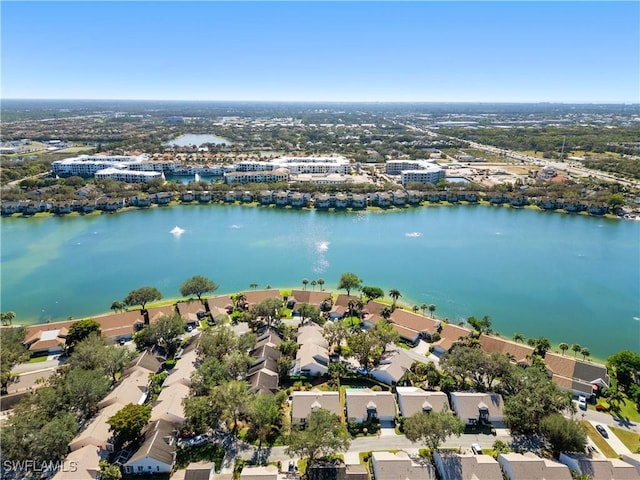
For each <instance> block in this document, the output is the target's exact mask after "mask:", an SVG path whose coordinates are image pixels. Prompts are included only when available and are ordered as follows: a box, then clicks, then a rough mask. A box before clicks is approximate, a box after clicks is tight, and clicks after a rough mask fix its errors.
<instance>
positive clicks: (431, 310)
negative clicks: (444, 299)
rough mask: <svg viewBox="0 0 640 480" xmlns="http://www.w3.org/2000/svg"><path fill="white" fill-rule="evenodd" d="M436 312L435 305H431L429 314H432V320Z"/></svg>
mask: <svg viewBox="0 0 640 480" xmlns="http://www.w3.org/2000/svg"><path fill="white" fill-rule="evenodd" d="M435 311H436V306H435V305H434V304H433V303H430V304H429V312H431V318H433V312H435Z"/></svg>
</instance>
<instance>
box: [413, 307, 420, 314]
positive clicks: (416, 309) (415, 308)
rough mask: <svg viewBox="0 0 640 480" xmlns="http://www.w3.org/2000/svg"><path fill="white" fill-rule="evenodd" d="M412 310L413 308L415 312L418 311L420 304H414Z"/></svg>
mask: <svg viewBox="0 0 640 480" xmlns="http://www.w3.org/2000/svg"><path fill="white" fill-rule="evenodd" d="M412 310H413V313H418V312H419V311H420V307H419V306H418V305H414V306H413V308H412Z"/></svg>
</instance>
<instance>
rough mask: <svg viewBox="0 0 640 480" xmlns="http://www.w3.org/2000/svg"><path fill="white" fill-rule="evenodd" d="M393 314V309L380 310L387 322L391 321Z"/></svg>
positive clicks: (383, 308) (384, 308)
mask: <svg viewBox="0 0 640 480" xmlns="http://www.w3.org/2000/svg"><path fill="white" fill-rule="evenodd" d="M392 313H393V310H392V309H391V307H382V310H380V315H382V318H384V319H385V320H389V319H390V318H391V314H392Z"/></svg>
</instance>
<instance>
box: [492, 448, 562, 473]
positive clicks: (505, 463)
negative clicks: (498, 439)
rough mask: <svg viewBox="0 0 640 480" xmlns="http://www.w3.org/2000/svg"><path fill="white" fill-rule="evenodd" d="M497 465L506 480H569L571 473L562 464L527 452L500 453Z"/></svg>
mask: <svg viewBox="0 0 640 480" xmlns="http://www.w3.org/2000/svg"><path fill="white" fill-rule="evenodd" d="M498 463H499V464H500V466H501V467H502V471H503V472H504V475H505V477H506V478H507V480H571V479H572V478H573V477H572V476H571V471H570V470H569V468H568V467H567V466H566V465H563V464H562V463H559V462H555V461H553V460H549V459H548V458H542V457H538V456H537V455H535V454H533V453H530V452H527V453H525V454H524V455H523V454H521V453H501V454H500V455H498Z"/></svg>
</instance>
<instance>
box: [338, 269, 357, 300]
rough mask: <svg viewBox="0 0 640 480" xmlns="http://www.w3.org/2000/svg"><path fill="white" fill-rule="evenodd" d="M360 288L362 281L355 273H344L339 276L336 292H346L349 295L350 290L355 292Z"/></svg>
mask: <svg viewBox="0 0 640 480" xmlns="http://www.w3.org/2000/svg"><path fill="white" fill-rule="evenodd" d="M361 286H362V280H361V279H360V277H358V276H357V275H356V274H355V273H351V272H346V273H343V274H342V275H341V276H340V281H339V282H338V290H346V291H347V295H351V290H357V289H359V288H360V287H361Z"/></svg>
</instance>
